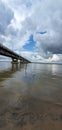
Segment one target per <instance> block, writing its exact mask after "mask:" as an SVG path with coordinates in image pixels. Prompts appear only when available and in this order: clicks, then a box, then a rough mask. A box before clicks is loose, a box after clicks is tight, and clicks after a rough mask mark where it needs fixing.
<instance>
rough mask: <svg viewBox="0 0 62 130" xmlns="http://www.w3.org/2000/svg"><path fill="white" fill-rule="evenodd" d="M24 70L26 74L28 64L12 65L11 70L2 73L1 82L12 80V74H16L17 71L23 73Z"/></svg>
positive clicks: (0, 73)
mask: <svg viewBox="0 0 62 130" xmlns="http://www.w3.org/2000/svg"><path fill="white" fill-rule="evenodd" d="M22 69H24V70H25V73H26V69H27V64H12V65H11V67H10V68H7V69H5V70H2V71H1V72H0V82H1V81H4V80H5V79H7V78H11V77H12V74H14V73H16V72H17V71H21V70H22Z"/></svg>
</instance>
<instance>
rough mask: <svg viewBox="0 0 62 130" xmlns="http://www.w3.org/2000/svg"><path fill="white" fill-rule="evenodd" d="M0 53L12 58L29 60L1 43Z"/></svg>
mask: <svg viewBox="0 0 62 130" xmlns="http://www.w3.org/2000/svg"><path fill="white" fill-rule="evenodd" d="M0 55H3V56H7V57H11V58H12V59H17V60H23V61H25V62H30V61H29V60H27V59H25V58H24V57H22V56H20V55H18V54H17V53H15V52H13V51H12V50H10V49H9V48H7V47H5V46H3V45H2V44H0Z"/></svg>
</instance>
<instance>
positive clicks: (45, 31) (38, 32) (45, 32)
mask: <svg viewBox="0 0 62 130" xmlns="http://www.w3.org/2000/svg"><path fill="white" fill-rule="evenodd" d="M37 33H39V34H45V33H47V31H44V32H37Z"/></svg>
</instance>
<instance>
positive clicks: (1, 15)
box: [0, 1, 14, 35]
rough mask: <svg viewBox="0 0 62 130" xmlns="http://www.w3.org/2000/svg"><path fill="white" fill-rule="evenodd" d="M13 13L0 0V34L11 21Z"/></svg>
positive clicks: (3, 32)
mask: <svg viewBox="0 0 62 130" xmlns="http://www.w3.org/2000/svg"><path fill="white" fill-rule="evenodd" d="M13 17H14V14H13V12H12V11H11V9H10V8H9V7H7V6H6V5H5V4H4V3H3V2H2V1H0V34H2V35H4V34H5V30H6V29H7V27H8V25H9V24H10V23H11V20H12V19H13Z"/></svg>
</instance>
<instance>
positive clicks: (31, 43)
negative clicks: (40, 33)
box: [24, 35, 35, 51]
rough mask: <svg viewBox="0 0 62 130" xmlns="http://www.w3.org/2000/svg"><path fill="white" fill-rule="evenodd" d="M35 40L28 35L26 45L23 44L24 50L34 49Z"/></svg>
mask: <svg viewBox="0 0 62 130" xmlns="http://www.w3.org/2000/svg"><path fill="white" fill-rule="evenodd" d="M34 47H35V41H34V40H33V35H30V37H29V40H28V41H27V43H26V45H24V49H25V50H29V51H34Z"/></svg>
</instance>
